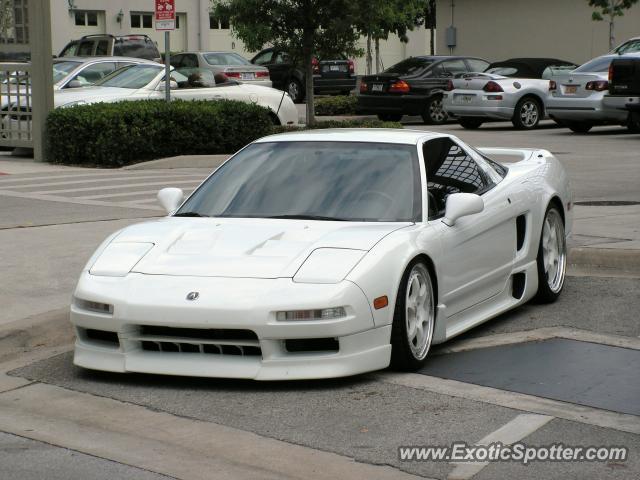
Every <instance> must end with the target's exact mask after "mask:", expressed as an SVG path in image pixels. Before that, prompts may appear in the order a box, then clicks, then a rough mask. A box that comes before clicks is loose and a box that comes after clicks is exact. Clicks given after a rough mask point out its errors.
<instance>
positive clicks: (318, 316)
mask: <svg viewBox="0 0 640 480" xmlns="http://www.w3.org/2000/svg"><path fill="white" fill-rule="evenodd" d="M346 316H347V312H346V311H345V309H344V307H333V308H324V309H321V310H292V311H289V312H276V320H278V321H279V322H295V321H299V320H335V319H336V318H342V317H346Z"/></svg>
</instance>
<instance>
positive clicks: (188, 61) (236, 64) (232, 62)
mask: <svg viewBox="0 0 640 480" xmlns="http://www.w3.org/2000/svg"><path fill="white" fill-rule="evenodd" d="M170 61H171V66H173V67H175V68H176V69H179V70H180V71H181V72H188V69H190V68H194V69H195V68H204V69H207V70H211V71H212V72H213V73H214V74H215V73H224V74H225V75H226V76H227V77H229V78H230V79H232V80H238V81H240V82H242V83H250V84H252V85H261V86H263V87H270V86H271V78H270V76H269V70H268V69H267V68H266V67H262V66H259V65H253V64H252V63H251V62H250V61H249V60H247V59H246V58H244V57H243V56H241V55H238V54H237V53H235V52H184V53H178V54H176V55H173V56H172V57H171V60H170Z"/></svg>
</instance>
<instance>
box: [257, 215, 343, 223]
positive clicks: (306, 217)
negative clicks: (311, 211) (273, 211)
mask: <svg viewBox="0 0 640 480" xmlns="http://www.w3.org/2000/svg"><path fill="white" fill-rule="evenodd" d="M266 218H283V219H291V220H326V221H329V222H346V221H348V220H347V219H346V218H338V217H325V216H322V215H306V214H297V215H273V216H271V217H266Z"/></svg>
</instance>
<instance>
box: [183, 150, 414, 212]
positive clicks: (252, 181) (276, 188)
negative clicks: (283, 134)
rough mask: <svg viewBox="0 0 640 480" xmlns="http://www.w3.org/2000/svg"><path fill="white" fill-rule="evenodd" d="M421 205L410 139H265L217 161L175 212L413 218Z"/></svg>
mask: <svg viewBox="0 0 640 480" xmlns="http://www.w3.org/2000/svg"><path fill="white" fill-rule="evenodd" d="M421 204H422V202H421V194H420V174H419V170H418V158H417V153H416V147H415V146H411V145H396V144H386V143H362V142H305V141H296V142H266V143H256V144H252V145H250V146H248V147H247V148H245V149H244V150H242V151H241V152H239V153H238V154H237V155H236V156H235V157H233V158H232V159H231V160H230V161H228V162H227V163H225V164H224V165H223V166H222V167H220V168H219V169H218V170H217V171H216V172H215V173H214V174H213V175H212V176H211V177H209V179H208V180H207V181H206V182H205V183H204V184H203V185H202V186H201V187H200V188H198V190H196V192H195V193H194V194H193V195H192V196H191V197H190V198H189V199H188V200H187V201H186V202H185V204H184V205H183V206H182V208H180V210H179V211H178V212H177V213H176V215H182V216H187V215H190V216H208V217H209V216H210V217H243V218H310V219H319V220H348V221H366V222H413V221H417V220H419V219H420V218H421V215H422V210H421Z"/></svg>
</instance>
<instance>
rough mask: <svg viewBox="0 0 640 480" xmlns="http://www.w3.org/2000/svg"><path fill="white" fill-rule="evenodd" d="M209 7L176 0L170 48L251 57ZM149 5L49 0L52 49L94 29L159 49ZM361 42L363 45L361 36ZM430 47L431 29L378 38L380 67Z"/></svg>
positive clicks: (205, 1)
mask: <svg viewBox="0 0 640 480" xmlns="http://www.w3.org/2000/svg"><path fill="white" fill-rule="evenodd" d="M210 7H211V3H210V0H176V13H177V29H176V30H175V31H174V32H172V33H171V50H172V51H173V52H177V51H184V50H229V51H234V52H237V53H239V54H240V55H243V56H244V57H246V58H248V59H250V58H251V57H252V56H253V54H254V53H255V52H248V51H247V50H246V49H245V48H244V45H243V44H242V42H241V41H240V40H238V39H236V38H234V37H233V35H232V30H231V26H230V25H229V23H228V22H227V21H225V20H224V19H217V18H214V17H213V16H212V15H211V13H210ZM153 8H154V1H153V0H109V1H106V0H51V12H52V19H51V22H52V36H53V38H52V45H53V53H54V54H57V53H59V52H60V51H61V50H62V49H63V48H64V46H65V45H66V44H67V43H68V42H69V41H71V40H74V39H77V38H80V37H81V36H83V35H91V34H97V33H109V34H113V35H125V34H130V33H131V34H136V33H137V34H146V35H148V36H150V37H151V38H152V39H153V40H154V41H155V42H156V43H157V44H158V48H159V50H160V51H161V52H163V51H164V34H163V33H162V32H156V30H155V28H154V21H153ZM359 43H360V45H359V46H360V47H361V48H363V49H364V47H365V42H364V40H362V41H360V42H359ZM429 51H430V44H429V32H428V31H425V30H424V29H422V28H420V29H416V30H415V31H413V32H409V42H408V43H403V42H400V40H399V39H398V38H397V37H396V36H394V35H392V36H391V37H390V38H389V40H388V41H382V42H380V58H381V61H382V65H383V66H384V67H388V66H391V65H393V64H394V63H397V62H399V61H400V60H403V59H404V58H407V57H409V56H415V55H424V54H428V53H429ZM365 65H366V62H365V60H364V58H358V59H356V68H357V72H358V73H360V74H362V73H364V70H365Z"/></svg>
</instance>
